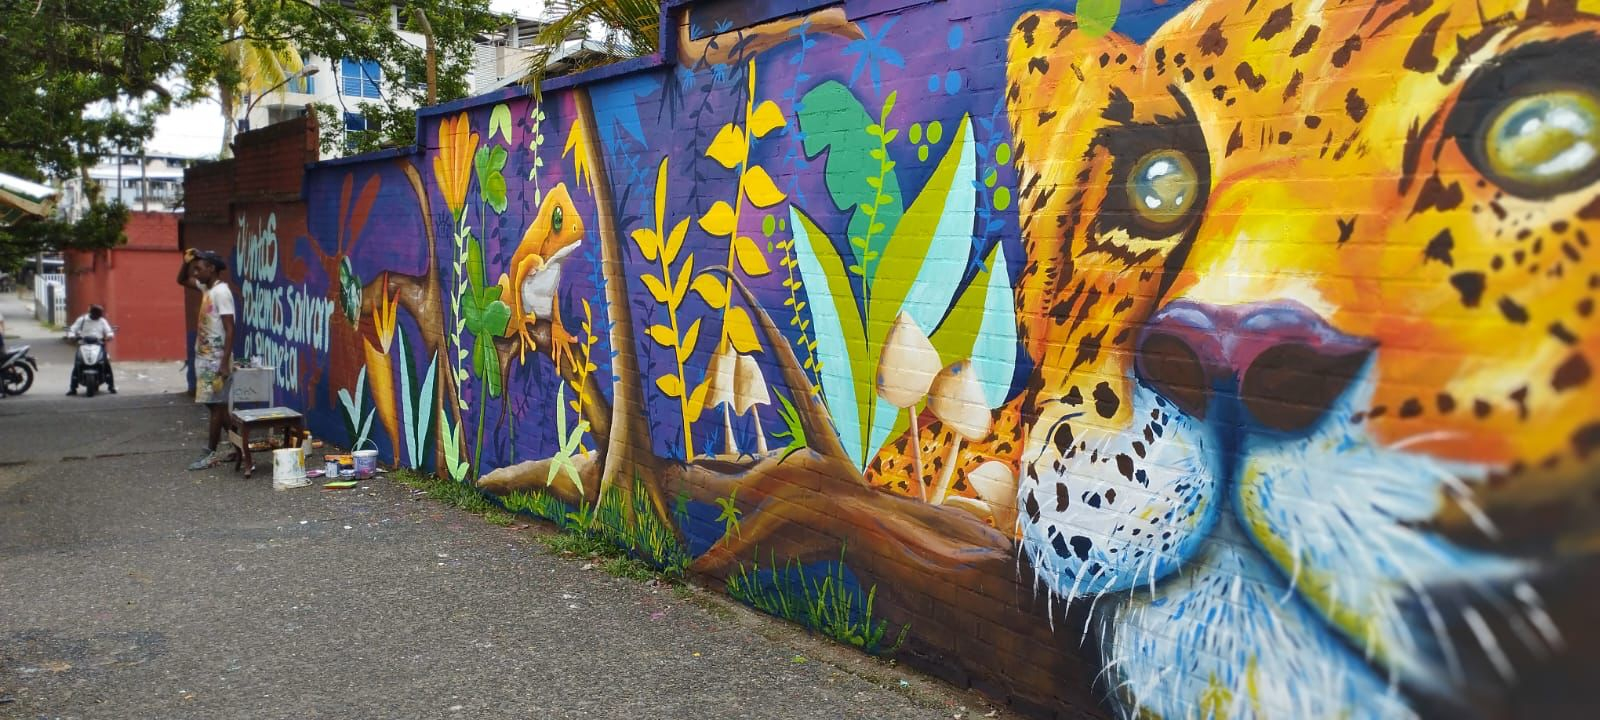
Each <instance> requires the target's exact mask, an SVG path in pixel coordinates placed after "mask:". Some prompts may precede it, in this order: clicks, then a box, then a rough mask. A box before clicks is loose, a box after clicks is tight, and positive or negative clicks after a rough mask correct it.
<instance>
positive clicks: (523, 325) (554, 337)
mask: <svg viewBox="0 0 1600 720" xmlns="http://www.w3.org/2000/svg"><path fill="white" fill-rule="evenodd" d="M582 239H583V221H582V220H581V219H579V217H578V212H577V208H575V207H573V205H572V196H571V195H570V194H568V193H567V186H566V183H561V184H558V185H556V186H555V187H553V188H551V189H550V191H549V192H547V193H545V196H544V201H543V202H542V203H540V205H539V212H538V214H537V215H535V216H534V219H533V224H531V225H529V226H528V231H527V232H525V233H523V235H522V242H521V243H519V244H518V245H517V251H516V252H515V253H513V254H512V256H511V266H510V269H511V272H510V274H502V275H501V276H500V283H499V284H500V288H501V290H500V297H502V298H505V299H506V301H507V304H509V305H510V306H511V323H510V324H509V325H507V326H506V337H519V338H521V340H522V342H521V343H520V346H521V347H520V350H519V354H518V359H519V360H520V359H523V358H524V357H525V354H526V352H527V348H529V347H532V346H533V344H534V341H533V335H532V332H531V331H532V329H533V327H534V325H536V324H537V323H538V321H540V320H549V321H550V348H551V349H550V358H551V360H553V361H556V362H557V367H559V366H560V362H559V361H560V358H561V356H562V355H566V354H567V353H568V345H569V343H570V342H571V340H572V336H571V335H570V334H568V333H567V331H566V329H565V328H564V327H562V325H561V311H560V309H559V308H558V307H556V290H557V288H558V287H559V285H560V284H561V263H562V261H563V260H565V259H566V258H567V256H569V255H571V254H572V251H573V250H574V249H575V248H577V247H578V242H579V241H580V240H582ZM568 359H569V361H570V359H571V358H570V356H569V357H568Z"/></svg>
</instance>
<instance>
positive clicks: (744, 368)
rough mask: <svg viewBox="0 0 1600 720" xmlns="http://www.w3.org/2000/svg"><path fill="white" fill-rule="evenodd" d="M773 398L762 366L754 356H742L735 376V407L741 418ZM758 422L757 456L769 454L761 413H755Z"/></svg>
mask: <svg viewBox="0 0 1600 720" xmlns="http://www.w3.org/2000/svg"><path fill="white" fill-rule="evenodd" d="M771 402H772V396H771V395H770V394H768V393H767V378H766V376H764V375H762V374H761V365H760V364H759V363H757V362H756V359H755V357H754V356H751V355H740V356H739V360H738V361H737V363H735V369H734V375H733V405H734V410H736V411H737V412H738V414H739V415H740V416H743V415H744V414H745V413H747V412H751V409H752V408H754V407H755V406H757V405H768V404H771ZM752 417H753V418H754V419H755V422H756V454H757V455H765V454H766V453H767V431H766V429H764V428H762V427H761V415H760V413H753V414H752Z"/></svg>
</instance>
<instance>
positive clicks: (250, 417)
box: [228, 407, 307, 477]
mask: <svg viewBox="0 0 1600 720" xmlns="http://www.w3.org/2000/svg"><path fill="white" fill-rule="evenodd" d="M274 430H282V431H283V445H282V446H281V447H295V446H297V445H299V444H300V442H301V441H302V440H304V439H305V438H306V435H307V434H306V419H305V416H304V415H301V414H300V413H298V412H295V411H294V410H291V409H289V408H286V407H269V408H252V409H249V410H234V411H233V412H231V413H229V414H228V442H229V443H231V444H232V445H233V447H234V448H235V449H236V450H237V451H238V457H237V458H236V459H235V460H234V461H233V469H234V471H235V472H237V471H238V470H239V468H240V467H243V468H244V476H245V477H250V474H251V473H253V472H255V469H256V460H255V457H254V456H253V455H252V454H251V452H250V436H252V435H255V436H256V437H257V438H260V439H265V440H269V441H270V440H271V439H272V432H273V431H274Z"/></svg>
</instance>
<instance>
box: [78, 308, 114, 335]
mask: <svg viewBox="0 0 1600 720" xmlns="http://www.w3.org/2000/svg"><path fill="white" fill-rule="evenodd" d="M67 334H68V335H70V336H72V337H83V338H95V339H96V340H104V339H106V338H109V337H115V336H116V334H117V333H116V332H115V331H113V330H112V329H111V323H110V322H107V321H106V319H105V318H103V317H102V318H100V319H99V320H96V319H94V318H92V317H89V315H88V314H87V313H85V314H83V315H79V316H78V319H77V320H74V321H73V323H72V327H71V328H70V329H68V330H67Z"/></svg>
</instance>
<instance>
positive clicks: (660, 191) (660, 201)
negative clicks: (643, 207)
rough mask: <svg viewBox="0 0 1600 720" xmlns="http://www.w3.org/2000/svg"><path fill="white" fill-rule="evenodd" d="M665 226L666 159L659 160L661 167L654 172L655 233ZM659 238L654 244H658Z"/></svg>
mask: <svg viewBox="0 0 1600 720" xmlns="http://www.w3.org/2000/svg"><path fill="white" fill-rule="evenodd" d="M666 224H667V158H661V167H659V168H658V169H657V170H656V232H658V233H659V232H660V231H661V228H662V226H664V225H666ZM660 241H661V240H660V238H659V237H658V238H657V239H656V242H660Z"/></svg>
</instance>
